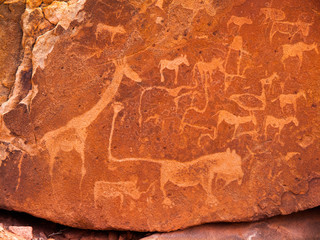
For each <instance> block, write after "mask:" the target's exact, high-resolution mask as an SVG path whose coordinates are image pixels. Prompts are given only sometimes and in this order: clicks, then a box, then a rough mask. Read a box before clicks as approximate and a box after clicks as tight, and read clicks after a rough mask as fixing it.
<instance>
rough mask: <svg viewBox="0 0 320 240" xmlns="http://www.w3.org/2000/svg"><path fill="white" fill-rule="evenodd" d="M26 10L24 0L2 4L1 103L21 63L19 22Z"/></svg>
mask: <svg viewBox="0 0 320 240" xmlns="http://www.w3.org/2000/svg"><path fill="white" fill-rule="evenodd" d="M0 2H1V1H0ZM24 10H25V4H24V3H23V2H22V1H21V2H14V1H13V2H12V1H5V2H3V4H1V5H0V39H1V46H0V103H3V102H5V101H6V100H7V97H8V95H9V93H10V89H11V87H12V85H13V83H14V80H15V73H16V71H17V68H18V66H19V64H20V58H21V56H20V55H21V54H20V52H21V50H22V46H21V40H22V30H21V27H20V24H19V23H20V19H21V15H22V13H23V12H24Z"/></svg>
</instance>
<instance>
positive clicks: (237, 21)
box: [227, 16, 252, 32]
mask: <svg viewBox="0 0 320 240" xmlns="http://www.w3.org/2000/svg"><path fill="white" fill-rule="evenodd" d="M230 24H234V25H237V26H238V32H240V30H241V27H242V26H243V25H244V24H252V20H251V19H250V18H247V17H238V16H231V17H230V19H229V21H228V22H227V29H229V26H230Z"/></svg>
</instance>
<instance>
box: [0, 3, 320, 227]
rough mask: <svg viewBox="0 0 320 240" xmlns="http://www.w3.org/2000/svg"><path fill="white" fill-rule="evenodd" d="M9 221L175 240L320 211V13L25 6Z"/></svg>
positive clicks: (5, 123)
mask: <svg viewBox="0 0 320 240" xmlns="http://www.w3.org/2000/svg"><path fill="white" fill-rule="evenodd" d="M21 22H22V28H23V39H22V46H23V59H22V61H21V64H20V66H19V68H18V70H17V72H16V77H15V83H14V89H13V91H12V93H11V95H10V98H9V100H8V101H7V102H5V103H3V104H2V106H1V108H0V113H1V125H0V127H1V134H0V140H1V144H0V157H1V159H0V186H1V187H0V207H2V208H6V209H14V210H18V211H24V212H28V213H31V214H33V215H36V216H39V217H43V218H46V219H49V220H52V221H55V222H59V223H63V224H67V225H70V226H74V227H81V228H91V229H131V230H138V231H169V230H175V229H180V228H185V227H188V226H192V225H196V224H201V223H207V222H214V221H243V220H246V221H248V220H256V219H260V218H263V217H266V216H273V215H276V214H289V213H291V212H293V211H298V210H302V209H307V208H310V207H314V206H318V205H320V160H319V153H320V146H319V143H320V132H319V131H320V116H319V113H320V112H319V104H320V101H319V99H320V90H319V89H320V88H319V82H320V79H319V78H320V77H319V76H320V55H319V50H318V47H319V40H320V4H319V2H318V1H315V0H314V1H310V0H308V1H307V0H301V1H294V0H285V1H266V0H259V1H256V0H247V1H245V0H224V1H209V0H204V1H202V0H201V1H200V0H193V1H191V0H190V1H186V0H183V1H182V0H170V1H168V0H157V1H138V0H127V1H115V0H101V1H96V0H86V1H85V0H71V1H65V2H63V1H54V2H51V1H43V2H41V1H27V7H26V11H25V12H24V14H23V15H22V21H21Z"/></svg>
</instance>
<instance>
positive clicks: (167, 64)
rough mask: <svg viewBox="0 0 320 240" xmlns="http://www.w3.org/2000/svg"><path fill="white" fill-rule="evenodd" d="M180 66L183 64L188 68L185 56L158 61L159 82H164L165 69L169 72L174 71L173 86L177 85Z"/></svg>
mask: <svg viewBox="0 0 320 240" xmlns="http://www.w3.org/2000/svg"><path fill="white" fill-rule="evenodd" d="M181 64H185V65H187V66H190V64H189V61H188V59H187V56H186V55H181V56H179V57H177V58H175V59H173V60H166V59H162V60H160V63H159V66H160V74H161V82H164V76H163V70H164V69H166V68H167V69H169V70H174V71H175V79H174V84H177V83H178V73H179V66H180V65H181Z"/></svg>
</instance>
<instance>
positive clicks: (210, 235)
mask: <svg viewBox="0 0 320 240" xmlns="http://www.w3.org/2000/svg"><path fill="white" fill-rule="evenodd" d="M319 213H320V212H319V209H312V210H307V211H304V212H299V213H294V214H290V215H287V216H277V217H274V218H271V219H266V220H262V221H258V222H253V223H251V222H249V223H231V224H230V223H212V224H206V225H203V226H196V227H192V228H188V229H184V230H180V231H175V232H171V233H156V234H153V235H151V236H148V237H145V238H142V240H171V239H174V240H186V239H188V240H199V239H201V240H225V239H230V240H245V239H254V240H265V239H275V240H280V239H319V238H320V229H319V226H320V214H319Z"/></svg>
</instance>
